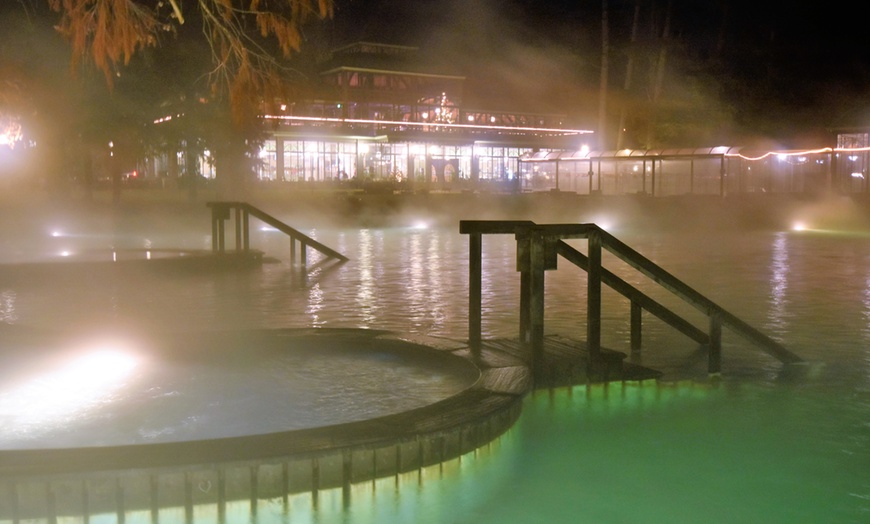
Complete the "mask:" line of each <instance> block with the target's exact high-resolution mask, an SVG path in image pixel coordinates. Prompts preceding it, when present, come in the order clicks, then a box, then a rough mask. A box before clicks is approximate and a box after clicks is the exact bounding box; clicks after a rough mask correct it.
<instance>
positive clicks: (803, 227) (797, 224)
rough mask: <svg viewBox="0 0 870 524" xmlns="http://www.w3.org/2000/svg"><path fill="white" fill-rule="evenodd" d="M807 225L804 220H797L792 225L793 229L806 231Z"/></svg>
mask: <svg viewBox="0 0 870 524" xmlns="http://www.w3.org/2000/svg"><path fill="white" fill-rule="evenodd" d="M806 229H807V225H806V224H805V223H803V222H795V223H794V224H792V226H791V230H792V231H806Z"/></svg>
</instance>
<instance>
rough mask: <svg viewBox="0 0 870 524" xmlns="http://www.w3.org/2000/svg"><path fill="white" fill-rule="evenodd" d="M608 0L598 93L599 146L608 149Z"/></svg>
mask: <svg viewBox="0 0 870 524" xmlns="http://www.w3.org/2000/svg"><path fill="white" fill-rule="evenodd" d="M607 16H608V9H607V0H601V88H600V89H601V91H600V92H599V94H598V147H599V149H602V150H604V149H607V138H606V136H605V135H606V133H607V76H608V74H609V55H610V35H609V33H608V21H607Z"/></svg>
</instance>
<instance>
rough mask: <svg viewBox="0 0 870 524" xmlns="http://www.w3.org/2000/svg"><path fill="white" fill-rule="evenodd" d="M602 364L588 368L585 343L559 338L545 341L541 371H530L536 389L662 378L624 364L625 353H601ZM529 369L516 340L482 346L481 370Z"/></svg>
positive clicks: (523, 349) (485, 342)
mask: <svg viewBox="0 0 870 524" xmlns="http://www.w3.org/2000/svg"><path fill="white" fill-rule="evenodd" d="M601 354H602V357H603V362H601V363H599V364H598V365H594V366H592V367H590V363H589V352H588V350H587V348H586V343H585V342H583V341H579V340H574V339H571V338H567V337H564V336H561V335H547V336H545V337H544V358H543V364H542V365H541V366H540V369H537V370H531V374H532V375H533V376H534V387H535V388H550V387H561V386H574V385H581V384H589V383H600V382H620V381H624V380H629V381H634V380H647V379H656V378H659V377H661V375H662V373H661V372H659V371H656V370H654V369H650V368H646V367H643V366H639V365H637V364H632V363H630V362H627V361H626V360H625V359H626V357H627V355H626V354H625V353H622V352H619V351H614V350H612V349H606V348H602V349H601ZM511 360H512V361H513V363H514V365H519V366H528V363H529V362H530V361H531V352H530V349H528V347H527V346H526V345H524V344H521V343H520V341H519V339H513V338H497V339H489V340H483V341H482V342H481V361H480V364H481V365H482V367H484V368H503V367H505V364H508V361H511Z"/></svg>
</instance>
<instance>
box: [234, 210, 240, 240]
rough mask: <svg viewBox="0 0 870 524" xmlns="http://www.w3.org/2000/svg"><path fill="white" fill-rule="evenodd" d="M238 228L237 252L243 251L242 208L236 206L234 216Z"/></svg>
mask: <svg viewBox="0 0 870 524" xmlns="http://www.w3.org/2000/svg"><path fill="white" fill-rule="evenodd" d="M234 218H235V224H234V225H235V227H236V251H241V250H242V208H240V207H238V206H236V212H235V215H234Z"/></svg>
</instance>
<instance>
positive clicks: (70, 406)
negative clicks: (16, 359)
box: [0, 342, 139, 434]
mask: <svg viewBox="0 0 870 524" xmlns="http://www.w3.org/2000/svg"><path fill="white" fill-rule="evenodd" d="M138 364H139V359H138V358H137V357H136V356H134V355H133V354H132V353H131V352H129V351H128V350H126V349H125V348H124V347H122V346H119V345H117V344H115V343H108V342H107V343H102V344H96V345H94V346H90V347H86V348H83V349H81V350H79V351H77V352H76V354H75V355H73V356H72V357H68V358H67V359H65V360H64V361H62V362H59V363H57V364H56V365H55V366H53V369H49V370H46V371H43V372H40V373H36V374H34V375H30V376H26V377H22V378H23V380H22V381H21V382H19V383H18V384H17V385H15V386H12V387H11V388H6V389H2V390H0V420H6V421H8V422H9V423H10V426H9V427H14V428H15V431H16V432H18V433H25V434H26V433H33V432H36V431H37V430H41V429H43V427H44V426H47V427H50V426H52V425H54V424H55V423H56V422H57V421H62V420H74V419H76V418H77V417H79V416H80V415H81V414H82V413H83V412H85V411H89V410H91V409H92V408H94V407H96V406H98V405H100V404H101V403H105V402H107V401H110V400H111V398H112V396H113V394H114V393H115V391H116V390H117V389H118V388H119V387H121V386H122V385H123V384H124V382H125V381H126V380H128V378H129V376H130V375H131V373H132V372H133V370H134V369H135V368H136V367H137V366H138Z"/></svg>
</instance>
